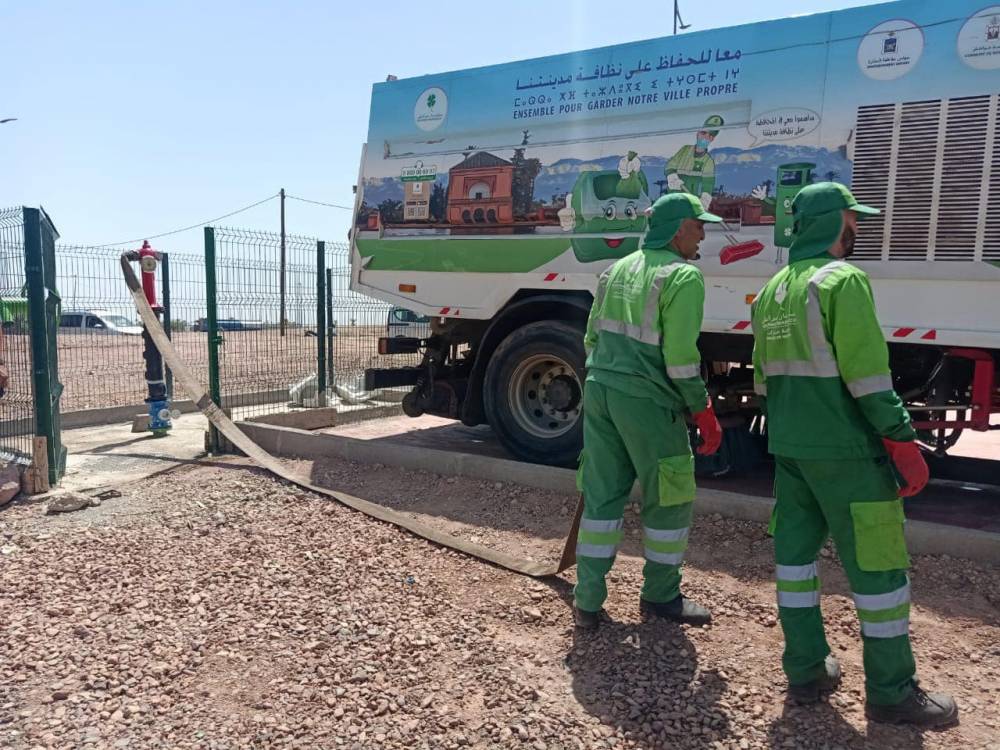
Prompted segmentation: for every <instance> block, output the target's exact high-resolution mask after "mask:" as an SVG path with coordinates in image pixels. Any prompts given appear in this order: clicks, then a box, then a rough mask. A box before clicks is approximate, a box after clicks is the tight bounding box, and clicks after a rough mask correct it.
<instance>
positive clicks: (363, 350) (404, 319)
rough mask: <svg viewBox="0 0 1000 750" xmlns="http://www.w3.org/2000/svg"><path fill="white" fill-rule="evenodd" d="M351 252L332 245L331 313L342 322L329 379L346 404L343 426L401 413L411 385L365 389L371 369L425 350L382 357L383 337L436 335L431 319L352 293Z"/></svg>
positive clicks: (407, 360) (414, 358) (403, 362)
mask: <svg viewBox="0 0 1000 750" xmlns="http://www.w3.org/2000/svg"><path fill="white" fill-rule="evenodd" d="M350 252H351V251H350V246H349V245H348V244H346V243H335V244H334V243H329V244H327V256H326V257H327V261H326V266H327V269H328V279H329V283H328V298H329V309H330V313H329V314H328V316H327V317H328V318H329V319H330V320H331V321H333V322H334V323H336V326H335V332H334V335H331V336H330V341H331V347H330V349H331V352H332V356H331V357H330V359H329V361H330V367H331V377H330V378H329V382H330V383H331V384H332V387H333V392H334V395H335V396H336V397H337V399H338V405H339V407H340V408H339V409H338V413H337V424H346V423H350V422H356V421H359V420H362V419H369V418H371V417H372V416H373V415H379V416H383V415H385V416H388V415H392V414H395V413H398V412H399V407H398V404H399V401H400V400H401V399H402V397H403V395H404V394H405V393H406V390H408V389H393V390H380V391H375V392H374V393H364V392H363V390H364V380H365V378H364V376H365V370H366V369H369V368H377V367H400V366H414V365H417V364H419V363H420V355H419V354H413V355H391V356H383V355H379V353H378V340H379V338H380V337H383V336H416V337H420V338H426V337H427V336H429V335H430V321H429V320H427V319H426V318H424V317H422V316H418V315H414V314H413V313H412V312H410V311H409V310H403V309H401V308H395V307H393V306H392V305H389V304H387V303H385V302H382V301H381V300H377V299H375V298H373V297H368V296H366V295H364V294H359V293H357V292H353V291H351V289H350V283H351V266H350V259H351V255H350ZM351 407H354V408H351Z"/></svg>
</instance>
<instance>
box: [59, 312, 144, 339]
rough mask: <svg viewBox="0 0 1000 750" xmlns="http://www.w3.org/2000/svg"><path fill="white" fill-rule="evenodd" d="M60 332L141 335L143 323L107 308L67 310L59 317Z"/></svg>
mask: <svg viewBox="0 0 1000 750" xmlns="http://www.w3.org/2000/svg"><path fill="white" fill-rule="evenodd" d="M59 333H89V334H97V335H116V336H141V335H142V325H141V324H140V323H137V322H136V321H134V320H130V319H129V318H127V317H125V316H124V315H117V314H115V313H111V312H108V311H107V310H67V311H65V312H64V313H63V314H62V315H61V316H60V318H59Z"/></svg>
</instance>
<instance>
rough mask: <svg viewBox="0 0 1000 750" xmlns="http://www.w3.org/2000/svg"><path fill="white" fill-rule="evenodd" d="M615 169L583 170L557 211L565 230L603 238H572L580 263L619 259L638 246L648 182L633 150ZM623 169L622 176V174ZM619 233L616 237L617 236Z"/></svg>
mask: <svg viewBox="0 0 1000 750" xmlns="http://www.w3.org/2000/svg"><path fill="white" fill-rule="evenodd" d="M622 161H623V165H621V166H620V168H619V169H618V170H602V171H591V172H583V173H581V174H580V176H579V177H578V178H577V180H576V184H574V185H573V192H571V193H570V194H568V195H567V196H566V207H565V208H563V209H561V210H560V211H559V223H560V226H561V227H562V229H563V231H565V232H574V233H575V234H577V235H579V234H598V235H605V236H603V237H573V238H572V239H571V240H570V244H571V245H572V247H573V254H574V255H576V258H577V260H579V261H580V262H581V263H591V262H593V261H598V260H609V259H614V258H622V257H624V256H626V255H628V254H629V253H631V252H635V250H637V249H638V247H639V238H638V237H623V236H620V235H622V234H638V233H641V232H644V231H645V230H646V216H645V211H646V209H647V208H649V207H650V206H651V205H652V201H651V200H650V198H649V183H648V181H647V180H646V175H644V174H643V173H642V170H641V169H640V165H639V160H638V158H637V157H636V156H635V152H629V158H626V159H623V160H622ZM623 172H624V175H623ZM616 235H618V236H616Z"/></svg>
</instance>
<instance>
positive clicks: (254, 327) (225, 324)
mask: <svg viewBox="0 0 1000 750" xmlns="http://www.w3.org/2000/svg"><path fill="white" fill-rule="evenodd" d="M218 324H219V330H220V331H260V330H262V329H263V328H264V323H263V322H261V321H259V320H239V319H238V318H219V320H218ZM191 330H192V331H207V330H208V318H198V320H196V321H195V322H194V325H193V326H191Z"/></svg>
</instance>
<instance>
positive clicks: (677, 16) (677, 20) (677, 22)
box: [674, 0, 691, 36]
mask: <svg viewBox="0 0 1000 750" xmlns="http://www.w3.org/2000/svg"><path fill="white" fill-rule="evenodd" d="M678 3H679V0H674V36H677V26H678V25H680V28H681V31H684V29H689V28H691V24H689V23H684V21H683V19H682V18H681V9H680V6H679V4H678Z"/></svg>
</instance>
